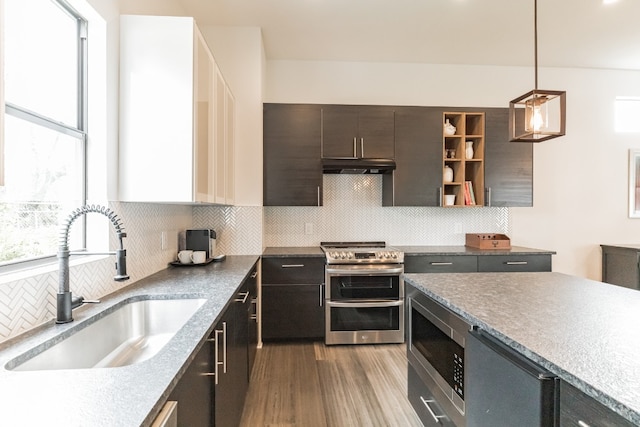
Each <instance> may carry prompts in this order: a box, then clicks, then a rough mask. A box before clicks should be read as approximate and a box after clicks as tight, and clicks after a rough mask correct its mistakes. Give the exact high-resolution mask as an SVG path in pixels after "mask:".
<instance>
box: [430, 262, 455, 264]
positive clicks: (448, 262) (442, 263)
mask: <svg viewBox="0 0 640 427" xmlns="http://www.w3.org/2000/svg"><path fill="white" fill-rule="evenodd" d="M430 264H431V265H453V263H452V262H431V263H430Z"/></svg>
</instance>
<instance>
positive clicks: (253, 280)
mask: <svg viewBox="0 0 640 427" xmlns="http://www.w3.org/2000/svg"><path fill="white" fill-rule="evenodd" d="M247 291H248V292H249V302H250V304H249V309H248V311H247V319H248V320H247V323H248V333H247V340H248V343H247V345H248V350H247V356H248V359H249V360H248V363H247V378H249V379H251V371H252V370H253V363H254V361H255V359H256V350H257V349H258V267H257V266H256V267H254V268H253V270H251V274H250V276H249V278H248V279H247Z"/></svg>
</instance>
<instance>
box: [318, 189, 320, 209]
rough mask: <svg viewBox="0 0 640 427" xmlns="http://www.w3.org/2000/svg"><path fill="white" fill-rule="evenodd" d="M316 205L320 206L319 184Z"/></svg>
mask: <svg viewBox="0 0 640 427" xmlns="http://www.w3.org/2000/svg"><path fill="white" fill-rule="evenodd" d="M318 206H320V186H319V185H318Z"/></svg>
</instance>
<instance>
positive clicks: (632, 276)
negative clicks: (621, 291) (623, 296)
mask: <svg viewBox="0 0 640 427" xmlns="http://www.w3.org/2000/svg"><path fill="white" fill-rule="evenodd" d="M602 281H603V282H605V283H611V284H612V285H618V286H624V287H626V288H630V289H640V253H639V252H638V250H637V249H631V248H619V247H615V246H605V245H602Z"/></svg>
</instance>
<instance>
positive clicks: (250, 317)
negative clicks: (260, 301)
mask: <svg viewBox="0 0 640 427" xmlns="http://www.w3.org/2000/svg"><path fill="white" fill-rule="evenodd" d="M249 319H251V320H255V321H256V322H257V321H258V315H257V314H252V315H251V316H249Z"/></svg>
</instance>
